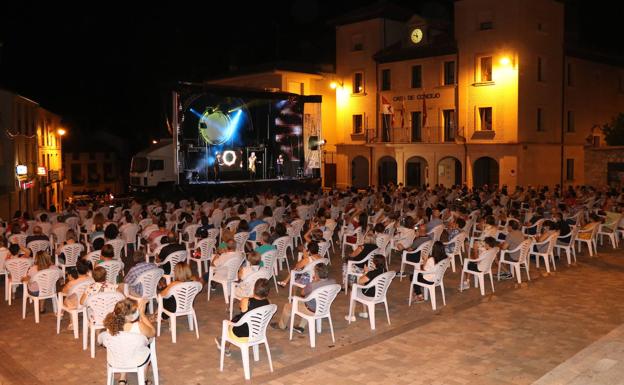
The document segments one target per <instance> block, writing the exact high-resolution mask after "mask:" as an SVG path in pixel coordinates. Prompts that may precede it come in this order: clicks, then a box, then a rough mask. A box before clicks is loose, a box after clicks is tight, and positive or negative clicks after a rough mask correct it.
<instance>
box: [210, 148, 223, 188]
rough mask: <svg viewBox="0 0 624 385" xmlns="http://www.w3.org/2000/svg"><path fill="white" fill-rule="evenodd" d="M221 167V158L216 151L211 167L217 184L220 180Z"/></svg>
mask: <svg viewBox="0 0 624 385" xmlns="http://www.w3.org/2000/svg"><path fill="white" fill-rule="evenodd" d="M221 166H223V156H222V155H221V153H219V152H218V151H217V153H216V154H215V161H214V164H213V166H212V167H213V171H214V181H215V182H219V181H220V180H221Z"/></svg>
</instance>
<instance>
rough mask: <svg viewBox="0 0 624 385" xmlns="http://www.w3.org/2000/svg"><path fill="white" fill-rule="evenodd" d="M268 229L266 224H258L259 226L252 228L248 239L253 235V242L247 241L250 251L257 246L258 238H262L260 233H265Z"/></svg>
mask: <svg viewBox="0 0 624 385" xmlns="http://www.w3.org/2000/svg"><path fill="white" fill-rule="evenodd" d="M268 228H269V224H268V223H260V224H259V225H257V226H256V227H254V228H253V230H252V231H251V232H250V233H249V237H250V238H251V234H255V236H254V239H255V240H251V239H247V242H249V243H250V244H251V248H252V249H255V248H256V247H257V246H258V243H259V242H260V238H261V237H262V233H264V232H265V231H267V229H268Z"/></svg>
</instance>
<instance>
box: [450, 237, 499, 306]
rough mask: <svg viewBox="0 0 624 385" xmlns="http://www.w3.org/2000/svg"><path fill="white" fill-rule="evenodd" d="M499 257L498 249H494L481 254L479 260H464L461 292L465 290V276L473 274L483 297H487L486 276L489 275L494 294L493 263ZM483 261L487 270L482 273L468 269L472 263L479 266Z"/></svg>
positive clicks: (460, 282)
mask: <svg viewBox="0 0 624 385" xmlns="http://www.w3.org/2000/svg"><path fill="white" fill-rule="evenodd" d="M497 255H498V247H494V248H492V249H488V250H485V251H484V252H483V253H481V255H479V258H477V259H469V258H464V267H463V269H462V273H461V280H460V281H459V285H460V287H459V291H463V289H464V285H463V283H464V276H465V274H471V275H473V276H474V281H475V285H478V286H479V288H480V289H481V295H485V284H484V282H485V275H486V274H489V275H490V283H491V284H492V292H494V277H492V262H494V259H496V256H497ZM481 261H483V262H484V265H485V269H484V270H482V271H474V270H470V269H468V264H469V263H470V262H474V263H476V264H477V266H478V264H479V262H481Z"/></svg>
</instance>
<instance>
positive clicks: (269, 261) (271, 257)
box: [260, 250, 277, 272]
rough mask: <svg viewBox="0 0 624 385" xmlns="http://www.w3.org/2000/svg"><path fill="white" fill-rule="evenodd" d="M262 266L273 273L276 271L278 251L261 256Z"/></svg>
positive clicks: (267, 252)
mask: <svg viewBox="0 0 624 385" xmlns="http://www.w3.org/2000/svg"><path fill="white" fill-rule="evenodd" d="M260 258H262V265H263V267H264V268H265V269H267V270H269V271H271V272H273V271H274V269H275V260H276V259H277V250H269V251H265V252H264V253H262V254H260Z"/></svg>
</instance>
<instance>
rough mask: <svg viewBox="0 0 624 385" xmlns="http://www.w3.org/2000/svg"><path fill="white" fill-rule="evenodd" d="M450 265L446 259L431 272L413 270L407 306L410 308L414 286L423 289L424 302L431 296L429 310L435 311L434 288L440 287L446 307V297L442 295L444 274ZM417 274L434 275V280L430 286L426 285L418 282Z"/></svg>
mask: <svg viewBox="0 0 624 385" xmlns="http://www.w3.org/2000/svg"><path fill="white" fill-rule="evenodd" d="M450 264H451V260H450V259H449V258H448V257H447V258H445V259H444V260H442V261H440V262H439V263H437V264H436V265H435V266H434V267H433V269H432V270H429V271H427V270H414V276H413V277H412V284H411V285H410V293H409V299H408V305H409V306H412V295H413V293H414V285H418V286H420V287H422V288H424V294H425V300H427V298H428V296H429V294H431V308H432V309H433V310H436V308H437V302H436V292H435V288H436V287H440V291H441V292H442V303H443V304H444V306H446V296H445V294H444V273H446V270H447V269H448V267H449V265H450ZM418 274H422V275H423V276H424V275H426V274H434V279H433V283H432V284H427V283H423V282H420V281H419V280H418Z"/></svg>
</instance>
